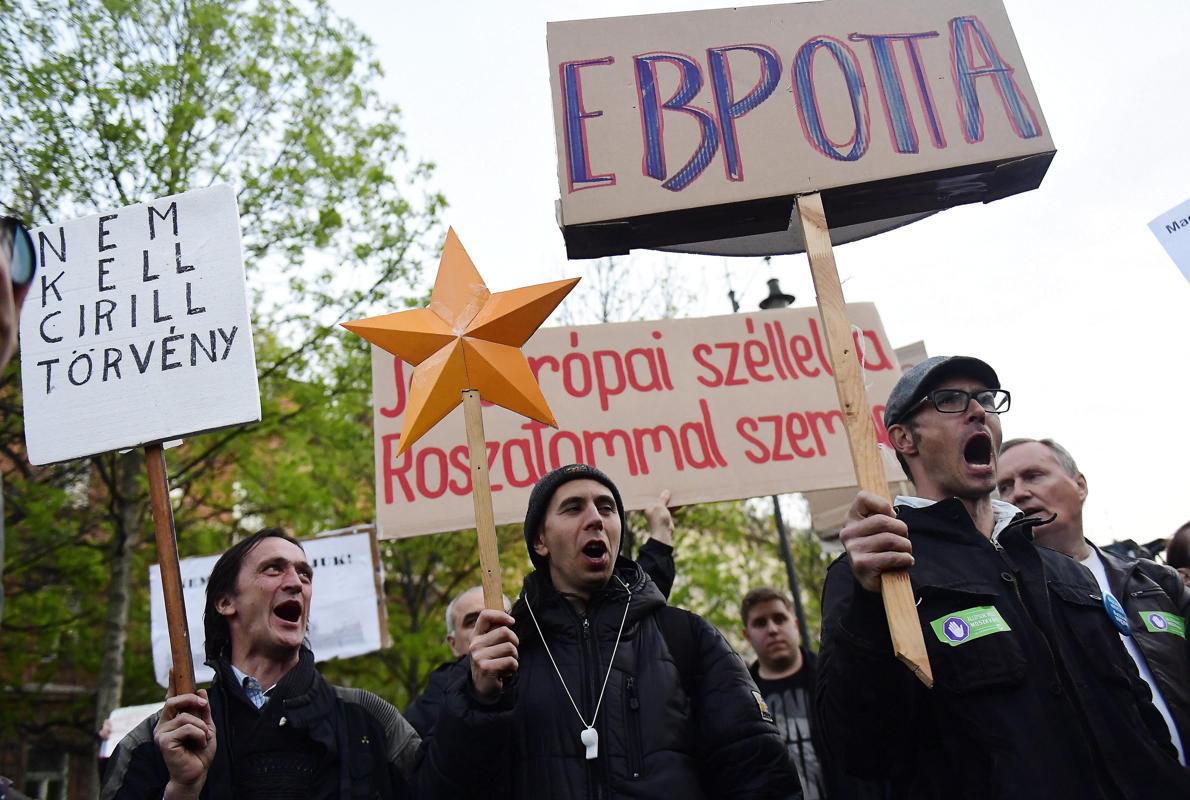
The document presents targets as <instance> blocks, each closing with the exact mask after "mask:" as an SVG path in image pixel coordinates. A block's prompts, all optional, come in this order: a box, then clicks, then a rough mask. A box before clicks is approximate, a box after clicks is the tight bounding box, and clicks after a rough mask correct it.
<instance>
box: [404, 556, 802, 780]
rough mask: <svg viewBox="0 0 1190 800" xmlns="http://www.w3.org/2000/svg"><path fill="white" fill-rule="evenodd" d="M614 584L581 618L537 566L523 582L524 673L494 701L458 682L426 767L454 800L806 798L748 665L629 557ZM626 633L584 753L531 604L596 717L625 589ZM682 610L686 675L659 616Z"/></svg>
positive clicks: (518, 613) (519, 613) (466, 681)
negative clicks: (593, 740) (592, 749)
mask: <svg viewBox="0 0 1190 800" xmlns="http://www.w3.org/2000/svg"><path fill="white" fill-rule="evenodd" d="M615 575H616V577H613V578H612V580H611V581H610V582H609V584H608V586H607V587H605V589H603V590H601V591H600V592H598V593H596V594H595V596H593V597H592V598H591V601H590V604H589V607H588V608H589V610H588V613H587V614H586V615H580V614H579V613H578V612H577V611H576V610H575V609H574V607H573V606H572V605H571V604H570V602H568V601H567V600H566V599H565V598H564V597H562V596H561V595H559V594H558V593H557V592H556V591H555V590H554V589H553V587H552V586H551V585H550V582H549V581H548V578H546V577H545V573H543V572H540V571H538V572H534V573H531V574H530V575H529V576H528V577H527V578H526V579H525V585H524V591H523V593H522V596H521V599H520V600H518V601H517V603H516V605H515V606H514V607H513V609H512V614H513V617H515V618H516V621H517V622H516V626H515V632H516V634H517V636H518V637H519V639H520V645H519V647H518V651H519V670H518V673H517V677H516V680H515V684H514V685H513V686H510V687H507V688H506V689H505V691H504V694H503V696H502V697H501V700H500V701H499V702H498V703H497V704H496V705H494V706H483V705H480V704H479V703H478V702H477V701H476V700H475V699H474V698H473V696H472V694H471V692H470V673H469V672H468V674H467V675H466V676H464V677H462V678H461V679H460V680H458V681H457V682H456V683H455V684H454V685H453V686H452V690H451V692H450V693H449V695H448V697H447V701H446V704H445V708H444V711H443V714H442V716H441V717H440V718H439V721H438V728H437V730H436V732H435V734H434V739H433V742H432V744H431V747H430V749H429V757H428V759H427V762H426V763H425V764H423V769H428V770H432V771H433V772H434V773H435V777H436V778H437V779H438V780H439V782H440V783H439V785H449V787H450V788H449V789H448V790H447V791H449V794H444V793H442V794H441V796H443V797H445V796H450V797H458V798H463V797H479V796H482V797H498V798H515V799H516V800H521V799H522V798H542V799H543V800H544V799H545V798H548V799H549V800H562V799H563V798H565V800H611V799H612V798H667V799H671V800H674V799H676V798H681V800H700V798H710V799H713V800H730V799H731V798H740V800H743V798H747V799H748V800H763V799H764V798H783V799H785V798H788V799H789V800H794V799H796V798H800V797H801V786H800V783H799V782H798V777H797V772H796V769H795V768H794V766H793V763H792V762H791V761H790V759H789V755H788V752H787V751H786V749H785V745H784V743H783V742H782V741H781V737H780V735H779V733H778V732H777V729H776V727H775V726H774V724H773V723H772V721H771V718H770V719H765V718H764V713H763V712H762V708H761V705H760V703H759V702H758V699H759V695H754V692H755V684H754V683H753V681H752V678H751V677H750V676H749V675H748V670H747V668H746V667H745V665H744V662H743V661H742V660H741V659H740V657H739V656H738V655H737V654H736V653H735V652H734V651H733V650H732V649H731V646H730V645H729V644H728V643H727V642H726V640H724V638H723V637H722V636H721V635H720V634H719V632H718V631H716V630H715V629H714V628H713V627H712V626H711V625H709V624H708V623H707V622H706V621H704V620H703V619H702V618H700V617H698V616H697V615H694V614H689V613H688V612H684V611H681V610H680V609H668V608H667V607H666V606H665V600H664V599H663V598H662V596H661V593H660V592H658V590H657V589H656V587H655V586H654V585H653V582H652V580H651V579H649V578H648V576H647V575H646V574H645V573H644V572H643V571H642V570H641V569H640V568H639V567H638V566H637V565H636V564H635V563H634V562H632V561H629V560H628V559H624V558H621V559H619V561H618V562H617V564H616V571H615ZM617 578H619V579H620V580H623V581H624V583H625V584H627V587H628V590H630V591H631V602H630V604H629V606H628V614H627V618H626V622H625V623H624V634H623V638H622V639H621V641H620V646H619V649H618V650H617V652H616V656H615V661H614V663H613V664H612V669H611V675H610V678H608V680H607V691H606V695H605V696H604V698H603V705H602V707H601V708H600V710H599V715H598V718H597V720H596V725H595V727H596V730H597V731H598V734H599V755H598V757H597V758H595V759H593V760H586V759H585V758H584V748H583V746H582V743H581V742H580V741H579V734H580V732H581V731H582V729H583V727H584V726H583V724H582V723H580V721H579V717H578V715H577V714H576V713H575V710H574V708H573V707H572V706H571V703H570V700H569V699H568V698H567V696H566V692H565V691H564V690H563V688H562V685H561V683H560V682H559V678H558V675H557V674H556V673H555V670H554V667H553V665H552V664H551V663H550V658H549V656H548V655H547V654H546V651H545V649H544V648H543V647H542V643H541V638H540V637H539V636H538V634H537V630H536V629H535V627H534V625H533V622H532V621H531V619H530V616H529V612H528V609H527V607H526V606H527V604H528V603H531V604H532V608H533V611H534V613H535V614H536V616H537V620H538V622H539V623H540V624H541V628H542V631H543V633H544V635H545V638H546V641H547V643H548V645H549V649H550V652H551V653H553V657H554V658H555V659H556V660H557V664H558V668H559V669H560V670H561V674H562V677H563V679H565V681H566V686H567V688H569V690H570V691H571V692H572V693H573V694H574V698H575V701H576V702H577V703H578V707H579V709H580V710H581V711H582V713H583V716H584V717H585V718H586V719H587V720H590V719H591V716H592V713H593V711H594V708H595V703H596V701H597V699H598V697H599V693H600V687H601V685H602V684H603V681H604V677H605V675H607V674H608V659H609V657H610V656H611V653H612V648H613V645H614V644H615V640H616V634H617V632H618V631H619V629H620V621H621V619H623V618H624V611H625V602H627V601H628V600H629V594H628V591H626V590H625V588H624V586H622V585H621V583H620V581H619V580H617ZM661 613H666V614H676V615H681V618H682V620H683V621H684V624H686V626H687V628H686V630H687V631H688V632H689V636H688V637H687V639H686V641H687V643H688V645H689V648H688V650H686V651H687V652H689V653H690V654H691V660H692V661H693V663H690V664H686V665H684V666H685V669H682V668H681V667H680V666H679V665H678V664H675V662H674V655H673V652H674V651H679V650H685V649H686V648H684V647H683V646H675V647H673V648H672V650H671V647H670V644H671V643H672V642H669V641H668V640H667V639H666V637H665V635H664V634H663V633H662V629H661V627H660V625H659V623H658V621H657V618H658V615H659V614H661Z"/></svg>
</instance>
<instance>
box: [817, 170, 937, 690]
mask: <svg viewBox="0 0 1190 800" xmlns="http://www.w3.org/2000/svg"><path fill="white" fill-rule="evenodd" d="M797 210H798V218H799V219H800V220H801V226H802V237H803V239H804V240H805V243H806V255H807V256H809V258H810V272H811V274H812V275H813V276H814V291H815V293H816V294H817V295H818V312H819V314H821V315H822V326H823V328H824V329H825V332H826V339H827V350H828V352H829V354H830V360H831V369H832V370H834V373H835V389H837V390H838V393H839V405H840V406H841V408H842V410H843V422H844V427H845V428H846V430H847V442H848V444H849V445H850V447H851V461H852V463H853V464H854V465H855V476H856V478H857V480H858V483H859V488H861V489H863V490H864V491H867V492H872V493H873V494H878V495H880V496H882V497H884V498H886V499H890V500H891V498H890V497H889V491H888V480H887V478H886V477H885V475H884V463H883V462H882V461H881V458H880V450H879V448H878V447H877V443H876V426H875V423H873V421H872V411H871V409H872V407H871V404H870V403H869V402H868V392H867V390H866V389H865V388H864V377H863V374H862V369H861V367H860V363H859V359H857V358H856V357H855V352H854V351H855V341H854V339H853V338H852V335H851V323H850V322H848V320H847V307H846V305H845V303H844V300H843V287H842V285H841V284H840V283H839V272H838V269H837V268H836V266H835V254H834V250H833V249H832V247H831V238H830V229H829V228H828V227H827V222H826V212H825V211H824V210H823V208H822V195H820V194H819V193H817V192H815V193H813V194H807V195H802V196H800V197H798V199H797ZM880 593H881V595H882V597H883V598H884V612H885V615H886V616H887V617H888V630H889V634H890V635H891V637H892V644H893V651H894V652H895V653H896V655H897V658H899V659H900V660H901V661H903V662H904V663H905V666H907V667H909V669H910V670H912V671H913V674H914V675H916V676H917V677H918V679H919V680H920V681H921V682H922V683H924V684H925V685H926V686H933V685H934V675H933V672H932V671H931V669H930V659H929V656H928V655H927V654H926V643H925V639H924V638H923V637H922V633H921V623H920V622H919V621H918V618H917V606H916V604H915V603H914V600H913V587H912V586H911V584H910V582H909V573H908V572H907V571H898V572H886V573H884V575H882V576H881V581H880Z"/></svg>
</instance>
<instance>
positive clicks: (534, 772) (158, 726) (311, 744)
mask: <svg viewBox="0 0 1190 800" xmlns="http://www.w3.org/2000/svg"><path fill="white" fill-rule="evenodd" d="M1010 402H1011V398H1010V395H1009V393H1008V391H1006V390H1005V389H1003V388H1002V387H1001V386H1000V382H999V378H998V377H997V375H996V373H995V371H994V370H993V369H992V367H991V366H990V365H988V364H986V363H985V362H983V361H980V360H979V359H975V358H968V357H935V358H931V359H928V360H926V361H924V362H922V363H921V364H919V365H917V366H916V367H914V368H913V369H911V370H909V371H908V372H906V373H905V375H904V376H903V377H902V378H901V380H900V381H899V382H898V384H897V386H896V387H895V388H894V390H893V392H892V395H891V396H890V398H889V401H888V403H887V405H886V410H885V417H884V422H885V426H886V428H887V431H888V435H889V441H890V442H891V445H892V447H893V448H894V449H895V451H896V453H897V456H898V458H899V459H900V461H901V463H902V465H903V467H904V468H905V471H906V473H907V475H908V476H909V477H910V479H911V480H912V482H913V485H914V489H915V494H914V496H904V497H897V498H895V500H893V502H891V503H890V502H888V501H887V500H885V499H883V498H881V497H878V496H876V495H872V494H868V493H863V492H861V493H860V494H859V495H858V496H857V497H856V499H855V501H854V502H853V504H852V506H851V508H850V510H849V513H848V517H847V521H846V524H845V525H844V527H843V529H842V531H841V533H840V538H841V540H842V542H843V545H844V548H845V551H846V553H845V555H844V556H843V557H841V558H839V559H838V560H837V561H835V562H834V564H832V566H831V567H830V569H829V571H828V573H827V578H826V583H825V589H824V594H823V620H822V622H823V630H822V642H821V651H820V653H819V654H818V655H817V657H816V656H815V654H814V652H813V651H812V650H811V649H810V648H808V647H806V646H805V643H803V641H802V639H801V635H800V633H799V630H798V627H797V624H796V622H795V619H794V611H793V604H792V602H791V599H790V597H789V596H788V595H786V594H784V593H782V592H781V591H778V590H776V589H773V588H771V587H756V588H753V589H752V590H751V591H749V592H748V593H747V594H746V595H745V596H744V597H743V598H742V600H741V603H740V623H741V627H742V632H743V636H744V638H745V639H746V640H747V642H748V643H749V644H750V646H751V648H752V650H753V651H754V652H755V656H756V658H755V660H754V661H753V662H752V663H751V664H750V665H749V664H746V663H745V662H744V660H743V659H741V658H740V657H739V656H738V655H737V654H736V653H735V651H734V650H733V649H732V647H731V646H730V645H729V644H728V642H727V641H726V639H725V638H724V637H723V636H722V635H721V634H720V633H719V631H717V630H716V629H715V628H714V627H713V626H711V625H710V624H709V623H708V622H707V621H706V620H704V619H702V618H701V617H699V616H698V615H696V614H693V613H691V612H688V611H684V610H682V609H679V608H676V607H674V606H671V605H669V604H668V602H667V597H668V594H669V589H670V587H671V586H672V584H673V581H674V560H673V547H672V531H673V519H672V517H671V515H670V513H669V511H668V509H667V507H666V506H667V502H668V495H667V494H666V493H662V495H661V497H660V499H659V502H658V503H657V504H656V505H655V506H654V507H653V508H651V509H649V510H648V511H647V512H646V517H647V520H648V523H649V532H650V538H649V539H648V541H646V542H645V544H643V545H642V546H641V548H640V549H639V554H638V558H637V560H635V561H634V560H632V559H629V558H627V557H626V556H625V555H624V554H623V553H622V552H621V549H622V542H623V533H624V531H625V509H624V506H623V503H622V502H621V498H620V492H619V489H618V487H617V485H616V484H615V482H613V481H612V479H611V478H609V477H608V476H607V475H606V474H604V473H603V472H601V471H600V470H598V469H596V468H594V467H591V466H587V465H582V464H573V465H570V466H566V467H563V468H561V469H558V470H555V471H554V472H552V473H550V474H548V475H546V476H545V477H543V478H542V479H541V480H540V481H539V482H538V483H537V484H536V485H535V486H534V488H533V490H532V493H531V495H530V499H529V502H528V508H527V509H526V513H525V525H524V531H525V545H526V548H527V550H528V553H529V558H530V560H531V562H532V566H533V570H532V571H531V572H530V573H529V574H528V575H527V576H526V577H525V579H524V584H523V587H522V589H521V592H520V594H519V596H518V597H517V599H516V600H515V602H511V603H510V602H509V600H508V598H505V599H504V607H503V608H500V609H491V608H485V607H484V603H483V596H482V591H481V590H480V588H479V587H473V588H471V589H468V590H466V591H464V592H462V593H461V594H460V595H459V596H458V597H456V598H454V599H453V601H452V602H451V603H450V605H449V606H448V607H447V610H446V619H445V623H446V625H445V627H446V641H447V643H448V645H449V646H450V650H451V654H452V658H451V660H450V661H449V662H447V663H445V664H443V665H442V666H441V667H439V668H438V669H437V670H435V671H434V672H433V673H432V674H431V676H430V679H429V682H428V684H427V686H426V689H425V691H424V692H423V693H422V694H421V695H420V696H419V697H417V698H416V699H415V700H414V701H413V702H412V703H411V704H410V705H409V707H408V708H406V710H405V712H404V714H402V713H400V712H398V711H397V710H396V709H395V708H393V707H392V706H391V705H390V704H388V703H387V702H385V701H384V700H382V699H381V698H379V697H377V696H375V695H373V694H371V693H369V692H366V691H362V690H359V689H352V688H347V687H338V686H332V685H330V684H328V683H327V682H326V681H325V680H323V679H322V677H321V676H320V674H319V672H318V669H317V667H316V666H315V665H314V660H313V655H312V653H311V652H310V651H309V649H308V647H307V646H306V644H305V635H306V623H307V620H308V614H309V609H310V596H311V591H312V570H311V568H310V565H309V564H308V563H307V561H306V559H305V556H304V553H303V551H302V548H301V546H300V544H299V543H298V542H297V541H296V540H294V539H292V538H290V537H289V536H287V535H286V534H285V533H284V532H283V531H281V530H278V529H266V530H262V531H260V532H259V533H257V534H255V535H254V536H252V537H249V538H248V539H245V540H243V541H242V542H240V543H239V544H237V545H236V546H235V547H233V548H232V549H231V550H229V551H228V552H227V553H225V554H224V555H223V556H222V557H221V558H220V560H219V562H218V564H217V565H216V567H215V569H214V571H213V573H212V576H211V580H210V582H209V583H208V586H207V605H206V609H205V612H204V622H205V626H206V635H207V640H206V647H207V656H208V659H209V662H210V663H211V664H212V665H213V666H214V667H215V670H216V678H215V680H214V682H213V683H212V684H211V687H210V688H209V689H208V690H200V691H198V692H197V693H193V694H181V695H178V694H172V693H171V694H172V696H171V697H170V698H169V699H168V700H167V702H166V705H165V708H164V709H163V711H162V712H161V713H160V714H159V715H156V716H154V717H151V718H149V719H147V720H146V721H145V722H144V723H142V724H141V726H140V727H139V728H137V729H136V730H134V731H133V732H132V733H130V734H129V735H127V736H126V737H125V738H124V739H123V740H122V741H121V742H120V744H119V746H118V747H117V748H116V752H115V755H114V756H113V758H112V759H111V760H110V762H109V765H108V767H107V771H106V778H105V783H104V791H103V795H102V796H103V797H104V798H105V800H107V799H108V798H119V799H120V800H125V799H127V798H138V800H139V799H140V798H154V800H156V798H160V797H165V798H200V797H202V798H211V799H212V800H213V799H214V798H224V797H234V798H266V797H267V798H291V797H292V798H297V797H303V798H306V797H311V798H331V797H339V798H349V797H382V798H388V797H434V798H437V797H443V798H465V797H479V796H483V797H500V798H505V797H507V798H616V797H640V798H660V797H667V798H668V797H678V798H800V797H804V798H807V799H810V798H881V799H883V798H1058V797H1061V798H1089V799H1100V798H1102V800H1131V799H1132V798H1150V797H1151V798H1171V797H1185V796H1190V772H1188V771H1187V768H1186V755H1185V742H1186V737H1187V734H1188V733H1190V692H1188V691H1187V688H1188V687H1187V679H1188V678H1190V650H1188V649H1187V647H1188V646H1187V640H1186V615H1187V610H1188V606H1190V588H1188V585H1190V563H1187V560H1188V559H1187V556H1190V553H1188V552H1187V551H1188V550H1190V541H1188V540H1190V525H1187V526H1185V527H1183V528H1182V529H1180V530H1179V531H1178V532H1176V534H1175V535H1174V536H1172V537H1171V539H1170V542H1169V546H1168V550H1167V555H1166V559H1167V561H1168V562H1169V564H1170V565H1173V566H1165V565H1162V564H1158V563H1156V562H1154V561H1151V560H1148V559H1144V558H1123V557H1120V556H1118V555H1115V554H1113V553H1109V552H1107V551H1105V550H1103V549H1102V548H1100V547H1097V546H1096V545H1094V544H1092V543H1091V542H1090V541H1089V540H1088V539H1087V538H1086V537H1085V535H1084V532H1083V524H1082V507H1083V503H1084V501H1085V500H1086V497H1087V493H1088V481H1087V478H1086V476H1084V475H1083V474H1082V473H1081V472H1080V471H1079V469H1078V466H1077V464H1076V462H1075V460H1074V458H1073V457H1072V456H1071V454H1070V453H1069V452H1067V451H1066V450H1065V449H1064V448H1063V447H1061V445H1059V444H1058V443H1056V442H1054V441H1052V440H1049V439H1042V440H1032V439H1013V440H1010V441H1007V442H1003V441H1002V433H1001V422H1000V415H1001V414H1002V413H1003V412H1005V411H1007V410H1008V409H1009V407H1010ZM1175 567H1176V569H1175ZM903 569H908V570H909V572H910V576H911V579H912V586H913V592H914V595H915V598H916V601H917V611H918V615H919V618H920V621H921V626H922V630H923V633H924V635H925V639H926V649H927V652H928V655H929V659H930V664H931V667H932V670H933V677H934V684H933V686H932V688H927V686H926V685H924V684H923V683H922V682H920V681H919V680H918V679H917V678H916V677H915V676H914V675H913V674H912V673H911V672H910V671H909V670H908V669H906V667H905V666H904V665H902V664H901V663H900V662H899V661H898V660H897V658H896V657H895V656H894V654H893V649H892V645H891V641H890V637H889V632H888V627H887V622H886V617H885V613H884V608H883V601H882V599H881V595H880V582H881V576H882V575H883V574H885V573H887V572H889V571H893V570H903ZM1179 571H1180V572H1181V574H1180V575H1179ZM1184 581H1185V582H1184Z"/></svg>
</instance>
